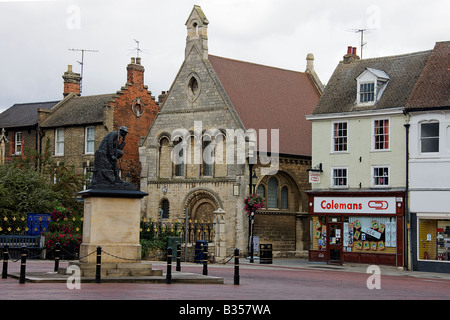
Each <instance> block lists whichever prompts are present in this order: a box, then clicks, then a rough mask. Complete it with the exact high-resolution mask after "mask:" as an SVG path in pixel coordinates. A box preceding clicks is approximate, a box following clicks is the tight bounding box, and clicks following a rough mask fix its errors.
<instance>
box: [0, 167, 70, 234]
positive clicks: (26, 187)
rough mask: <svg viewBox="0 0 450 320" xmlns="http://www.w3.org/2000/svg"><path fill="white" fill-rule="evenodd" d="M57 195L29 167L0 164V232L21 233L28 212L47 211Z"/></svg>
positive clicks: (41, 177)
mask: <svg viewBox="0 0 450 320" xmlns="http://www.w3.org/2000/svg"><path fill="white" fill-rule="evenodd" d="M61 198H62V197H61V194H59V193H58V192H56V191H55V190H54V189H53V187H52V186H51V185H50V184H48V183H47V181H46V179H45V178H44V177H43V176H42V175H40V174H39V173H38V172H36V171H35V170H33V169H29V168H21V167H19V166H17V165H16V164H15V163H12V164H5V165H2V166H0V219H1V222H0V228H1V229H0V232H1V233H3V234H23V233H25V232H26V230H25V227H26V217H27V213H29V212H36V213H40V212H51V211H52V209H53V208H54V207H55V206H57V205H58V204H59V203H60V202H61Z"/></svg>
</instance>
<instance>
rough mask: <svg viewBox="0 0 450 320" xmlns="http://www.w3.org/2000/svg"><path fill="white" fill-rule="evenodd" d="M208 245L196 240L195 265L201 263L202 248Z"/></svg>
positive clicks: (206, 242)
mask: <svg viewBox="0 0 450 320" xmlns="http://www.w3.org/2000/svg"><path fill="white" fill-rule="evenodd" d="M205 245H208V241H206V240H197V241H196V242H195V256H194V262H195V263H203V257H204V256H203V246H205Z"/></svg>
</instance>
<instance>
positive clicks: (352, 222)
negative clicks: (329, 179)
mask: <svg viewBox="0 0 450 320" xmlns="http://www.w3.org/2000/svg"><path fill="white" fill-rule="evenodd" d="M308 196H309V206H308V215H309V222H310V247H309V255H308V256H309V261H315V262H326V263H328V264H342V263H344V262H349V263H352V262H355V263H370V264H382V265H393V266H403V265H404V261H403V260H404V255H403V243H404V241H403V224H404V192H354V193H350V192H327V191H321V192H317V191H310V192H308Z"/></svg>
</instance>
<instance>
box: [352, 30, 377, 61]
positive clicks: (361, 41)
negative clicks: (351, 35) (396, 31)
mask: <svg viewBox="0 0 450 320" xmlns="http://www.w3.org/2000/svg"><path fill="white" fill-rule="evenodd" d="M371 30H373V29H363V28H361V29H351V30H349V31H351V32H355V33H360V34H361V40H360V46H361V59H362V58H363V48H364V46H365V45H366V44H367V42H364V33H365V32H370V31H371Z"/></svg>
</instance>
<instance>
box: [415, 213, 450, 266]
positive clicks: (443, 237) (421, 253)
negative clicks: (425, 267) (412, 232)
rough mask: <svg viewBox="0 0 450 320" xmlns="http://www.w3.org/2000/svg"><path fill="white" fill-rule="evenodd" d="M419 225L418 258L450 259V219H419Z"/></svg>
mask: <svg viewBox="0 0 450 320" xmlns="http://www.w3.org/2000/svg"><path fill="white" fill-rule="evenodd" d="M418 225H419V228H418V233H417V237H418V238H417V248H418V250H417V255H418V257H417V258H418V259H419V260H443V261H450V220H449V219H419V223H418Z"/></svg>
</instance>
